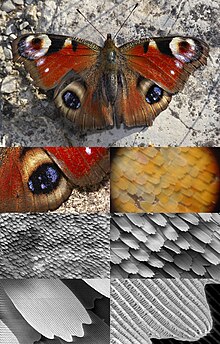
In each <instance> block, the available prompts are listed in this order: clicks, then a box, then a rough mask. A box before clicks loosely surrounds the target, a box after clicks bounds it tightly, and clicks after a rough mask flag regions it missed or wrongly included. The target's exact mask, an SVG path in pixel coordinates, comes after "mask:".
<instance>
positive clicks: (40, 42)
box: [18, 35, 51, 60]
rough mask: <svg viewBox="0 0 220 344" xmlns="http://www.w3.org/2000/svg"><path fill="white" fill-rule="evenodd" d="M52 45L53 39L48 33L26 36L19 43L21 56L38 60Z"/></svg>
mask: <svg viewBox="0 0 220 344" xmlns="http://www.w3.org/2000/svg"><path fill="white" fill-rule="evenodd" d="M50 46H51V40H50V38H49V37H48V36H47V35H40V36H33V35H30V36H26V37H24V38H22V39H21V40H20V42H19V43H18V52H19V54H20V56H22V57H25V58H27V59H29V60H36V59H39V58H40V57H42V56H44V55H45V54H46V53H47V51H48V50H49V48H50Z"/></svg>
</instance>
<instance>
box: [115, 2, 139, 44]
mask: <svg viewBox="0 0 220 344" xmlns="http://www.w3.org/2000/svg"><path fill="white" fill-rule="evenodd" d="M137 7H138V3H136V4H135V5H134V7H133V9H132V10H131V12H130V13H129V15H128V16H127V18H126V19H125V20H124V22H123V23H122V24H121V26H120V28H119V29H118V31H117V32H116V34H115V35H114V37H113V39H115V37H116V36H117V35H118V34H119V32H120V31H121V29H122V27H123V26H124V25H125V23H126V21H127V20H128V19H129V18H130V16H131V15H132V13H133V12H134V10H135V9H136V8H137Z"/></svg>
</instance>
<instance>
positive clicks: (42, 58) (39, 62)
mask: <svg viewBox="0 0 220 344" xmlns="http://www.w3.org/2000/svg"><path fill="white" fill-rule="evenodd" d="M44 62H45V58H44V57H41V58H40V59H39V60H38V61H36V65H37V67H39V66H42V65H43V64H44Z"/></svg>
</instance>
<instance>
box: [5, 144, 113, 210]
mask: <svg viewBox="0 0 220 344" xmlns="http://www.w3.org/2000/svg"><path fill="white" fill-rule="evenodd" d="M0 163H1V169H0V194H1V202H0V212H23V213H24V212H45V211H48V210H55V209H57V208H59V207H60V206H61V205H62V204H63V203H64V202H65V201H66V200H67V199H68V198H70V199H69V202H67V203H65V206H63V207H61V208H60V209H58V211H59V212H64V211H67V212H78V213H83V212H84V213H85V212H88V213H91V212H92V213H97V212H103V213H107V212H108V211H109V197H110V190H109V183H108V176H109V170H110V163H109V151H108V149H106V148H104V147H10V148H9V147H8V148H0Z"/></svg>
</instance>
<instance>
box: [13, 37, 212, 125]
mask: <svg viewBox="0 0 220 344" xmlns="http://www.w3.org/2000/svg"><path fill="white" fill-rule="evenodd" d="M208 51H209V49H208V46H207V45H206V43H204V42H203V41H201V40H199V39H196V38H191V37H166V38H151V39H141V40H139V41H134V42H131V43H127V44H125V45H123V46H121V47H119V48H117V47H116V46H115V44H114V41H113V40H112V39H111V35H108V36H107V39H106V41H105V43H104V46H103V48H101V47H99V46H97V45H96V44H94V43H92V42H89V41H85V40H82V39H78V38H70V37H67V36H59V35H47V34H36V35H33V34H30V35H23V36H21V37H20V38H17V39H16V40H15V41H14V42H13V54H14V60H15V61H17V62H19V61H21V62H24V65H25V68H26V69H27V71H28V72H29V73H30V75H31V77H32V78H33V79H34V81H35V84H36V85H37V86H39V87H40V88H41V89H43V90H50V89H54V100H55V104H56V106H57V107H58V108H59V109H60V111H61V112H62V113H63V114H64V115H65V116H66V117H67V118H68V119H70V120H71V121H72V122H73V123H74V125H75V126H76V127H77V128H79V129H80V130H87V129H102V128H108V127H112V126H114V124H116V125H117V126H120V124H121V123H124V124H125V126H127V127H134V126H142V125H151V124H152V122H153V120H154V118H155V117H156V116H157V115H158V114H159V113H160V112H161V111H163V110H164V109H166V107H167V106H168V104H169V102H170V100H171V97H172V95H173V94H175V93H177V92H178V91H180V90H181V89H182V88H183V86H184V83H185V82H186V80H187V79H188V77H189V76H190V74H192V73H193V72H194V70H195V69H196V68H198V67H199V66H201V65H203V64H206V61H207V57H208Z"/></svg>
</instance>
